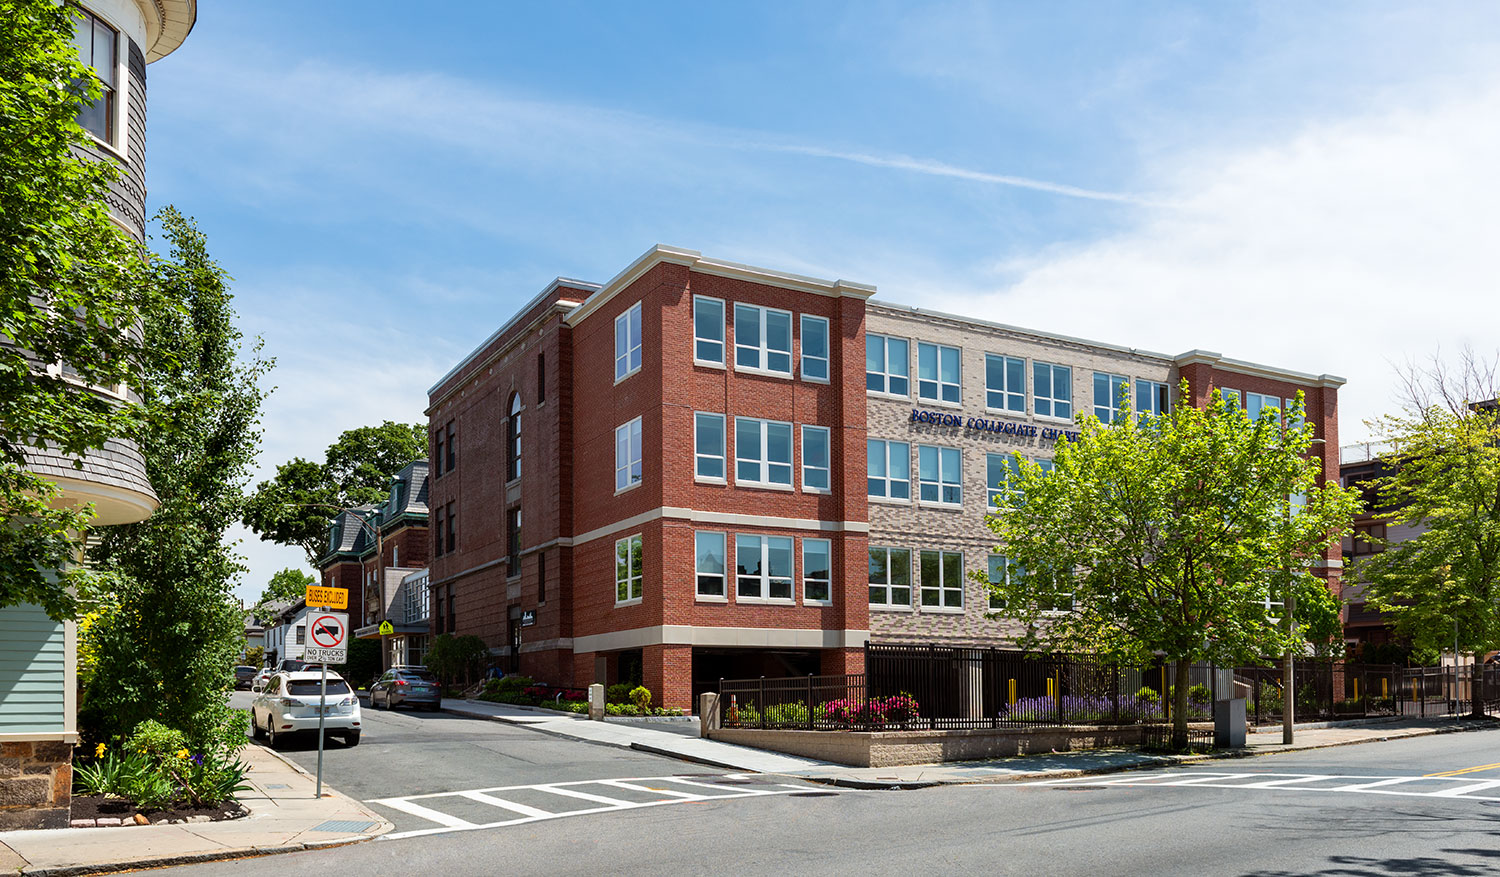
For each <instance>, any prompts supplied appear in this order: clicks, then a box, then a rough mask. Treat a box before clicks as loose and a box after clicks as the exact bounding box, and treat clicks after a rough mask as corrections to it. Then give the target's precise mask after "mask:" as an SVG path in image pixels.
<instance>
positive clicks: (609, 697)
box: [604, 682, 635, 704]
mask: <svg viewBox="0 0 1500 877" xmlns="http://www.w3.org/2000/svg"><path fill="white" fill-rule="evenodd" d="M634 687H635V686H634V685H632V684H631V683H629V682H616V683H615V684H614V685H611V686H610V687H608V688H606V689H604V702H605V703H606V704H611V703H630V689H632V688H634Z"/></svg>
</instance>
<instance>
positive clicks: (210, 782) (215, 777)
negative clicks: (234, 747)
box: [178, 755, 250, 806]
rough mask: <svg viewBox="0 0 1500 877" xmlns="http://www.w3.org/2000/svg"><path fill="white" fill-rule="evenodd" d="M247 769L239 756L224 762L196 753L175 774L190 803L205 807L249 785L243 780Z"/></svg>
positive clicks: (219, 801)
mask: <svg viewBox="0 0 1500 877" xmlns="http://www.w3.org/2000/svg"><path fill="white" fill-rule="evenodd" d="M249 769H250V768H249V766H247V765H246V764H245V763H244V762H243V761H240V760H239V759H235V760H234V761H225V760H221V759H217V758H213V757H204V756H201V755H200V756H196V757H194V758H191V759H189V760H188V762H187V764H186V765H184V766H183V768H182V770H181V772H180V773H179V774H178V776H179V777H180V779H181V780H182V786H183V790H184V791H186V792H187V794H188V797H189V798H191V799H192V800H193V803H194V804H197V805H198V806H206V805H213V804H222V803H223V802H225V801H229V800H232V799H233V798H234V796H235V795H236V794H238V793H240V792H243V791H247V790H248V789H249V788H250V786H249V785H248V784H247V783H246V782H245V772H246V771H248V770H249Z"/></svg>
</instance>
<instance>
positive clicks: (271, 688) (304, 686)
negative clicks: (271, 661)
mask: <svg viewBox="0 0 1500 877" xmlns="http://www.w3.org/2000/svg"><path fill="white" fill-rule="evenodd" d="M321 677H322V674H321V673H319V672H318V671H316V670H297V671H294V672H290V673H288V672H284V671H283V672H280V673H274V674H272V676H271V678H270V679H268V680H266V686H265V689H264V690H263V691H262V692H261V693H260V695H259V696H258V697H256V698H255V701H254V702H253V703H251V704H250V730H251V733H252V735H253V736H254V737H255V738H256V739H257V740H259V739H261V738H262V737H265V738H267V742H269V743H270V744H271V746H272V747H273V748H274V747H275V746H276V743H277V741H279V740H281V739H282V738H283V737H285V736H286V735H288V734H295V733H297V732H298V731H314V732H316V731H317V730H318V710H319V700H318V691H319V687H320V681H319V680H320V679H321ZM322 711H323V729H324V732H325V733H331V734H337V735H339V736H340V737H343V738H344V745H345V746H358V745H359V731H360V727H359V724H360V716H359V698H358V697H355V695H354V692H353V691H352V690H351V689H350V688H349V683H347V682H345V681H344V677H342V676H340V675H338V674H337V673H329V674H328V699H327V700H326V701H323V702H322Z"/></svg>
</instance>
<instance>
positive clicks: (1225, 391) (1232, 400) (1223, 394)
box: [1214, 387, 1245, 411]
mask: <svg viewBox="0 0 1500 877" xmlns="http://www.w3.org/2000/svg"><path fill="white" fill-rule="evenodd" d="M1214 392H1215V393H1217V394H1218V396H1219V398H1220V399H1223V400H1224V407H1225V408H1226V409H1229V410H1231V411H1244V410H1245V401H1244V397H1243V396H1242V395H1241V394H1240V391H1239V390H1236V389H1234V388H1233V387H1214Z"/></svg>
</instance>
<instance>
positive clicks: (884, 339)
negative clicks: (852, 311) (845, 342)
mask: <svg viewBox="0 0 1500 877" xmlns="http://www.w3.org/2000/svg"><path fill="white" fill-rule="evenodd" d="M892 341H896V342H899V343H900V344H901V346H903V347H905V348H906V355H905V357H904V358H903V359H902V361H901V369H902V370H901V373H900V374H897V373H895V372H893V371H891V342H892ZM876 343H878V344H879V345H880V362H881V366H880V371H871V370H870V346H871V344H876ZM876 376H878V377H879V379H880V388H878V389H877V388H874V387H871V386H870V379H871V378H872V377H876ZM892 379H897V380H902V381H905V382H906V390H905V392H897V391H895V390H892V389H891V381H892ZM911 391H912V386H911V339H910V338H902V337H899V336H896V335H881V334H879V333H877V332H866V333H865V392H866V393H870V394H872V395H876V396H886V397H889V398H892V399H910V398H911Z"/></svg>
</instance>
